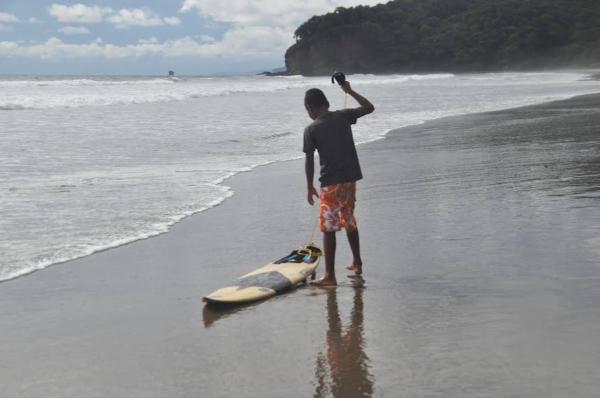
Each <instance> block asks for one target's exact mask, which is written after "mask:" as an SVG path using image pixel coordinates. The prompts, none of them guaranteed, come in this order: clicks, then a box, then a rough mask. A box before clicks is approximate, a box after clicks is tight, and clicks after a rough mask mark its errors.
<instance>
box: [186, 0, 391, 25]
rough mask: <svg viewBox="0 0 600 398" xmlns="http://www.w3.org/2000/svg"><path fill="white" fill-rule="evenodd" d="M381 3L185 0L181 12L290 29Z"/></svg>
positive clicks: (366, 0) (354, 0)
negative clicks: (326, 15)
mask: <svg viewBox="0 0 600 398" xmlns="http://www.w3.org/2000/svg"><path fill="white" fill-rule="evenodd" d="M381 2H383V1H382V0H304V1H281V0H231V1H228V2H219V3H217V2H215V1H214V0H184V1H183V4H182V5H181V9H180V11H181V12H187V11H191V10H196V11H197V12H198V13H199V14H201V15H203V16H206V17H209V18H212V19H214V20H215V21H220V22H232V23H235V24H246V25H249V24H252V25H266V26H287V27H290V26H293V27H294V28H293V29H292V31H293V30H295V28H296V27H297V26H296V25H299V24H300V23H302V22H304V21H305V20H307V19H308V18H310V17H311V16H313V15H318V14H323V13H326V12H331V11H333V10H334V9H335V8H336V7H351V6H357V5H361V4H362V5H375V4H378V3H381Z"/></svg>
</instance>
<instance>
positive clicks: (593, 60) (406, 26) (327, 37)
mask: <svg viewBox="0 0 600 398" xmlns="http://www.w3.org/2000/svg"><path fill="white" fill-rule="evenodd" d="M295 37H296V43H295V44H294V45H292V46H291V47H290V48H289V49H288V50H287V52H286V55H285V58H286V65H287V67H288V70H289V72H290V73H292V74H298V73H300V74H304V75H315V74H329V73H331V72H332V71H333V70H334V69H338V70H343V71H345V72H350V73H386V72H411V71H412V72H414V71H420V72H432V71H458V72H461V71H465V72H466V71H486V70H505V69H533V68H541V67H570V66H591V65H596V66H597V65H598V64H600V0H394V1H390V2H389V3H387V4H380V5H377V6H373V7H368V6H358V7H353V8H337V9H336V10H335V11H334V12H332V13H329V14H326V15H323V16H315V17H312V18H311V19H309V20H308V21H306V22H305V23H303V24H302V25H301V26H300V27H299V28H298V29H297V30H296V32H295Z"/></svg>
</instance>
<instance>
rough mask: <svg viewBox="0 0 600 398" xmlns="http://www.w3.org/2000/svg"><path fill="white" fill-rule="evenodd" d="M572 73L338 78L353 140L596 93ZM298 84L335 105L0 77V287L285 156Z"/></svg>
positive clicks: (257, 91)
mask: <svg viewBox="0 0 600 398" xmlns="http://www.w3.org/2000/svg"><path fill="white" fill-rule="evenodd" d="M584 77H585V74H584V73H583V72H581V73H578V72H563V73H559V72H552V73H550V72H547V73H501V74H479V75H460V76H454V75H449V74H443V75H412V76H403V75H391V76H372V75H357V76H350V77H349V80H350V81H351V82H352V83H353V85H354V87H355V88H356V90H357V91H359V92H361V93H363V94H364V95H365V96H367V97H369V98H370V99H371V100H372V101H373V102H374V103H375V105H376V107H377V112H376V113H375V114H373V115H370V116H369V117H368V118H365V119H364V120H361V121H360V122H359V125H357V127H356V128H355V135H356V140H357V142H363V143H364V142H368V141H372V140H375V139H379V138H381V137H383V136H384V135H385V134H386V133H387V132H388V131H389V130H391V129H394V128H398V127H402V126H407V125H412V124H418V123H422V122H424V121H426V120H431V119H436V118H439V117H444V116H451V115H458V114H466V113H473V112H483V111H492V110H497V109H505V108H510V107H517V106H523V105H529V104H536V103H542V102H546V101H550V100H556V99H563V98H568V97H572V96H575V95H578V94H586V93H593V92H599V91H600V86H599V84H598V82H596V81H589V80H585V79H584ZM309 87H320V88H322V89H324V90H325V92H326V94H327V95H328V97H329V98H330V102H331V103H332V106H333V107H334V108H340V107H342V106H343V104H344V97H343V94H342V93H341V92H340V91H339V89H338V88H336V87H334V86H331V84H330V83H329V81H328V79H327V78H304V77H299V76H291V77H227V78H181V79H172V80H171V79H166V78H144V77H122V78H114V77H110V78H97V77H94V78H92V77H72V78H56V77H39V78H33V77H22V76H21V77H10V78H8V77H4V78H0V93H1V95H0V127H1V128H0V252H2V253H3V256H2V257H1V258H0V280H7V279H11V278H14V277H17V276H20V275H23V274H26V273H29V272H31V271H34V270H37V269H42V268H45V267H47V266H49V265H51V264H54V263H57V262H62V261H66V260H69V259H72V258H76V257H80V256H83V255H88V254H91V253H93V252H95V251H98V250H101V249H104V248H108V247H114V246H117V245H120V244H124V243H127V242H131V241H133V240H136V239H142V238H145V237H149V236H152V235H156V234H159V233H162V232H165V231H167V230H168V228H169V227H170V226H171V225H173V224H174V223H175V222H177V221H179V220H181V219H182V218H183V217H185V216H187V215H190V214H193V213H195V212H198V211H202V210H205V209H208V208H210V207H213V206H215V205H217V204H218V203H220V202H221V201H223V200H224V199H225V198H227V197H228V196H230V195H231V194H232V192H231V190H230V189H229V188H228V187H226V186H224V185H223V184H222V183H223V182H224V181H225V180H226V179H227V178H228V177H230V176H232V175H234V174H236V173H239V172H241V171H248V170H250V169H252V168H254V167H256V166H257V165H262V164H267V163H270V162H274V161H281V160H287V159H291V158H295V157H298V156H299V155H301V153H300V149H301V137H302V130H303V128H304V126H305V125H306V124H307V123H308V122H309V119H308V118H307V116H306V114H305V111H304V109H303V105H302V100H303V93H304V90H305V89H306V88H309ZM399 156H401V154H399ZM290 189H299V190H300V189H304V187H290ZM300 196H301V195H300ZM300 196H299V197H300Z"/></svg>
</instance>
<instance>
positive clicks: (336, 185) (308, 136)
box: [303, 82, 375, 286]
mask: <svg viewBox="0 0 600 398" xmlns="http://www.w3.org/2000/svg"><path fill="white" fill-rule="evenodd" d="M341 88H342V90H343V91H344V92H345V93H347V94H349V95H350V96H351V97H352V98H354V99H355V100H356V101H357V102H358V103H359V104H360V107H358V108H355V109H343V110H341V111H336V112H330V111H329V101H327V97H325V94H323V92H322V91H321V90H319V89H316V88H312V89H310V90H308V91H307V92H306V95H305V97H304V106H305V107H306V111H307V112H308V115H309V116H310V118H311V119H313V120H314V122H313V123H311V124H310V125H309V126H308V127H307V128H306V129H305V130H304V148H303V151H304V153H305V154H306V163H305V172H306V183H307V186H308V197H307V199H308V203H309V204H310V205H311V206H312V205H313V204H314V198H313V197H315V196H316V197H318V198H319V199H320V201H321V203H320V207H319V219H320V227H321V232H323V249H324V251H325V275H324V276H323V278H321V279H319V280H317V281H315V282H313V285H317V286H335V285H337V282H336V279H335V247H336V238H335V233H336V232H337V231H339V230H341V229H342V228H346V235H347V237H348V243H349V244H350V249H351V250H352V256H353V261H352V264H351V265H350V266H349V267H347V269H348V270H350V271H353V272H354V273H355V274H356V275H361V274H362V260H361V258H360V244H359V238H358V228H357V226H356V219H355V218H354V203H355V201H356V181H358V180H360V179H362V172H361V170H360V164H359V162H358V155H357V154H356V147H355V145H354V139H353V137H352V129H351V125H352V124H355V123H356V119H358V118H360V117H363V116H365V115H368V114H369V113H371V112H373V111H374V110H375V107H374V106H373V104H371V103H370V102H369V100H367V99H366V98H364V97H363V96H361V95H360V94H358V93H356V92H355V91H354V90H352V87H351V86H350V83H348V82H345V83H344V84H343V85H341ZM315 149H316V150H317V151H318V152H319V160H320V164H321V177H320V178H319V181H320V182H321V193H320V195H319V194H318V193H317V190H316V189H315V187H314V185H313V177H314V173H315V161H314V152H315Z"/></svg>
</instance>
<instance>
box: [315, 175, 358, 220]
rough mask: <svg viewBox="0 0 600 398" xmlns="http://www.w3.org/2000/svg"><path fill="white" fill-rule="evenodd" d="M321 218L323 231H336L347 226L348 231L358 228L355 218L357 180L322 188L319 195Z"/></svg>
mask: <svg viewBox="0 0 600 398" xmlns="http://www.w3.org/2000/svg"><path fill="white" fill-rule="evenodd" d="M319 199H320V201H321V204H320V206H319V219H320V224H321V232H336V231H339V230H341V229H342V228H346V230H347V231H348V232H354V231H356V230H357V226H356V219H355V218H354V204H355V203H356V182H345V183H342V184H334V185H329V186H326V187H323V188H321V193H320V195H319Z"/></svg>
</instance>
